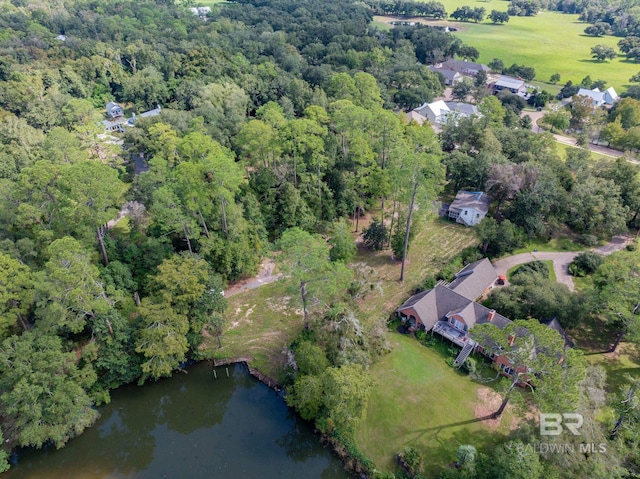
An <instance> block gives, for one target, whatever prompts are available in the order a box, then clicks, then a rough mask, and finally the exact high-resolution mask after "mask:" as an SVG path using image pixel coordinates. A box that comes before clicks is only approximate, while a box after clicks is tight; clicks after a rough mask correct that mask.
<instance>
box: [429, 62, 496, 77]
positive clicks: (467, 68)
mask: <svg viewBox="0 0 640 479" xmlns="http://www.w3.org/2000/svg"><path fill="white" fill-rule="evenodd" d="M433 67H434V69H432V70H431V71H438V70H452V71H454V72H458V73H459V74H460V75H465V76H476V75H477V74H478V73H479V72H481V71H484V72H486V73H489V71H490V70H491V69H490V68H489V67H488V66H487V65H483V64H482V63H474V62H468V61H466V60H456V59H455V58H450V59H449V60H446V61H444V62H442V63H436V64H435V65H433Z"/></svg>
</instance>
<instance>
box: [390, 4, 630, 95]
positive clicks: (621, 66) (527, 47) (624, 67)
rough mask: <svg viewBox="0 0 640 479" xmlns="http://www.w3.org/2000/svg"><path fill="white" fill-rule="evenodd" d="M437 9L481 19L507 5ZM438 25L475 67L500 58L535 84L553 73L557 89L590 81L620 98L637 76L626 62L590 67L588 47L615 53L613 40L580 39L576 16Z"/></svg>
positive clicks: (620, 59) (621, 59)
mask: <svg viewBox="0 0 640 479" xmlns="http://www.w3.org/2000/svg"><path fill="white" fill-rule="evenodd" d="M442 3H443V4H444V6H445V9H446V10H447V12H448V13H449V14H451V13H452V12H453V11H454V10H455V9H456V8H457V7H460V6H463V5H469V6H472V7H484V8H485V9H486V10H487V13H489V12H490V11H491V10H501V11H506V10H507V7H508V5H509V2H507V1H502V0H492V1H488V2H484V1H483V2H479V1H474V0H442ZM436 23H437V22H436ZM440 23H445V24H448V25H451V26H454V27H456V28H459V29H460V30H459V31H458V32H456V33H455V35H456V36H458V37H459V38H460V39H461V40H462V41H463V42H464V43H466V44H468V45H471V46H473V47H475V48H477V49H478V51H479V52H480V58H479V61H480V62H482V63H485V64H486V63H489V62H490V61H491V60H492V59H493V58H500V59H501V60H502V61H503V62H504V63H505V65H506V66H509V65H511V64H513V63H518V64H524V65H527V66H531V67H534V68H535V70H536V78H535V79H536V80H538V81H541V82H548V81H549V78H550V77H551V75H553V74H554V73H559V74H560V77H561V80H560V83H563V84H564V83H565V82H566V81H567V80H571V81H573V82H574V83H578V82H580V81H581V80H582V79H583V78H584V77H586V76H587V75H590V76H591V78H592V79H594V80H595V79H602V80H605V81H606V82H607V85H608V86H613V87H615V88H616V90H617V91H618V93H620V92H621V91H622V90H623V86H625V85H628V83H629V78H630V77H631V76H632V75H633V74H635V73H637V72H638V70H640V65H638V64H634V63H630V62H627V61H626V59H625V58H624V56H618V58H616V59H614V60H612V61H608V62H604V63H599V62H595V61H593V60H592V59H591V47H593V46H595V45H598V44H603V45H608V46H611V47H614V49H615V50H616V52H617V51H618V48H617V46H616V45H617V42H618V40H619V38H617V37H612V36H607V37H601V38H595V37H589V36H586V35H584V33H583V32H584V29H585V28H586V27H587V25H588V24H585V23H582V22H579V21H578V15H568V14H563V13H559V12H548V11H543V12H540V13H539V14H538V15H536V16H535V17H511V19H510V20H509V23H507V24H505V25H493V24H491V22H490V21H489V20H485V21H484V22H483V23H479V24H475V23H462V22H455V21H450V20H448V21H446V22H440ZM378 24H379V23H378ZM550 87H551V86H550ZM549 89H550V88H549Z"/></svg>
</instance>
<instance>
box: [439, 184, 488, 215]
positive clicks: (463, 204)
mask: <svg viewBox="0 0 640 479" xmlns="http://www.w3.org/2000/svg"><path fill="white" fill-rule="evenodd" d="M489 204H491V198H489V196H488V195H487V194H486V193H483V192H482V191H465V190H460V191H458V194H457V195H456V199H455V200H453V203H451V205H450V206H449V208H451V209H454V210H462V209H464V208H474V209H476V210H478V211H480V212H481V213H483V214H485V215H486V214H487V213H488V212H489Z"/></svg>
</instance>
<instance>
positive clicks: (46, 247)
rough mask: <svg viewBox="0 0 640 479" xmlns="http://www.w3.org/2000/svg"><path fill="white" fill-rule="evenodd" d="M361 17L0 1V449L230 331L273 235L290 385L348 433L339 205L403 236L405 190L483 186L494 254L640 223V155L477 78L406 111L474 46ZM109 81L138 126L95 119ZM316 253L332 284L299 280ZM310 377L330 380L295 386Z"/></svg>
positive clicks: (591, 237)
mask: <svg viewBox="0 0 640 479" xmlns="http://www.w3.org/2000/svg"><path fill="white" fill-rule="evenodd" d="M432 6H434V8H435V6H437V5H435V4H432ZM371 18H372V11H371V9H370V8H369V7H367V6H366V5H365V4H363V3H361V2H356V1H349V0H347V1H340V2H331V1H312V0H296V1H293V0H273V1H272V0H256V1H246V2H245V1H243V2H238V3H233V4H225V5H221V6H218V7H216V8H214V9H213V11H212V12H211V13H209V14H208V15H207V16H206V17H205V18H202V17H199V16H196V15H193V13H192V12H191V11H190V10H189V9H188V8H186V6H185V5H180V4H174V2H173V1H172V0H171V1H161V0H156V1H150V0H140V1H136V2H133V1H130V0H108V1H104V0H100V1H98V0H92V1H84V0H76V1H66V2H62V1H57V2H56V1H53V2H49V1H40V2H38V1H34V2H25V1H22V0H12V1H11V2H7V1H4V2H0V117H1V119H2V121H1V122H0V138H1V139H2V142H1V144H0V191H1V192H2V194H1V195H0V215H1V218H2V221H0V295H1V296H0V297H1V300H0V334H1V335H2V341H3V342H2V347H1V348H0V371H1V374H0V425H1V427H2V433H3V434H4V439H5V442H4V446H5V453H6V452H8V451H10V450H11V449H12V448H14V447H16V446H34V447H42V446H43V445H45V444H53V445H55V446H56V447H62V446H63V445H64V444H65V443H66V442H67V441H68V440H69V439H70V438H72V437H74V436H76V435H78V434H80V433H81V432H82V430H83V429H84V428H86V427H88V426H90V425H91V424H92V423H93V422H94V421H95V419H96V416H97V412H96V409H95V405H99V404H101V403H104V402H106V401H109V391H110V390H111V389H114V388H116V387H118V386H120V385H122V384H125V383H130V382H135V381H138V382H139V383H140V384H143V383H144V382H145V381H147V380H150V379H151V380H153V379H157V378H159V377H163V376H168V375H170V374H171V373H172V371H174V370H176V369H178V368H180V367H182V366H183V365H184V364H185V362H186V361H188V360H189V359H200V358H202V357H203V355H205V354H206V352H204V351H203V350H202V349H201V344H202V341H203V331H204V332H206V333H207V335H209V336H214V337H218V338H219V337H220V335H221V334H223V331H224V313H225V307H226V303H225V298H224V296H223V294H222V292H223V289H224V287H225V286H226V284H227V283H228V282H230V281H234V280H237V279H241V278H245V277H248V276H251V275H253V274H255V273H256V271H257V270H258V268H259V266H260V263H261V260H262V258H263V256H264V255H265V254H266V253H267V252H269V251H270V250H271V249H272V248H274V247H277V248H279V249H281V250H282V254H281V256H280V260H279V261H281V264H282V268H283V271H289V272H290V273H291V277H292V281H297V283H296V285H297V287H298V291H299V292H300V293H301V301H302V307H303V311H304V316H305V318H304V319H305V326H307V328H305V331H304V332H303V336H301V338H300V339H299V340H298V341H297V342H296V344H295V345H294V346H292V351H294V352H297V353H298V362H297V363H296V364H297V365H296V367H298V366H299V368H298V371H300V374H299V375H298V378H299V379H295V378H293V379H292V381H291V382H292V383H293V386H292V389H291V391H292V393H291V396H290V399H289V401H290V404H292V405H293V406H295V407H297V408H298V409H299V410H301V412H302V414H303V416H304V417H306V418H309V419H312V418H316V419H319V420H320V421H319V424H321V425H324V426H323V427H324V428H325V429H330V428H331V427H337V429H339V428H340V427H342V428H343V430H344V431H345V432H346V433H348V432H349V431H350V429H351V428H352V427H353V424H352V423H353V421H354V420H355V419H357V417H358V416H359V415H361V414H362V413H363V412H364V409H363V408H364V407H365V406H366V397H356V398H355V399H354V398H353V397H351V396H350V394H351V393H352V392H353V390H358V391H360V392H361V393H362V395H363V396H366V391H367V389H368V387H369V385H370V382H368V380H367V377H366V373H365V372H364V369H365V368H366V366H367V365H368V364H369V363H370V362H371V361H373V360H374V359H375V357H376V355H378V354H382V353H383V352H384V349H385V346H384V344H383V343H384V341H383V340H382V339H381V334H368V335H366V337H367V338H368V339H366V340H365V339H363V338H364V337H365V335H363V333H362V331H361V325H360V324H359V322H358V320H357V310H355V307H354V306H353V304H354V303H353V301H354V300H355V299H357V298H358V297H360V296H359V295H361V294H362V290H363V289H366V287H365V286H364V285H365V284H366V276H367V275H366V272H365V273H363V272H358V271H352V270H351V269H349V268H347V266H346V265H345V263H346V262H347V261H348V260H349V259H350V258H351V257H352V255H353V251H352V249H353V241H352V240H351V236H350V234H351V233H350V226H349V225H347V224H346V223H345V221H344V219H345V218H346V217H350V218H351V219H352V220H353V221H354V222H355V223H356V225H357V221H358V219H359V218H360V217H361V215H362V214H363V213H365V212H368V211H372V210H375V211H376V212H377V214H379V215H380V218H379V220H380V222H379V223H377V224H378V226H380V229H381V236H380V237H379V240H378V241H377V242H376V241H374V243H375V244H378V245H380V247H384V245H385V244H391V246H392V247H393V250H394V252H395V253H396V256H397V257H399V258H405V257H406V255H407V250H408V246H409V242H410V239H411V238H412V237H413V234H414V229H415V223H417V221H416V219H415V218H414V219H413V221H414V222H415V223H412V214H413V212H414V210H419V211H421V213H420V214H424V213H426V212H428V211H430V207H431V205H432V204H433V201H434V200H435V199H436V196H437V194H438V193H439V192H441V191H442V190H443V189H445V191H446V192H447V194H450V193H451V192H454V191H455V190H456V189H458V188H475V189H483V188H487V189H488V191H489V193H490V194H491V195H492V197H493V198H494V199H495V200H496V203H497V205H496V207H495V211H494V213H495V214H494V217H495V219H489V220H488V221H486V222H483V223H482V227H481V228H480V231H479V237H480V241H479V243H480V248H481V249H480V251H482V252H483V253H486V254H490V255H497V254H500V253H502V252H504V251H512V250H513V249H515V248H517V247H518V246H520V245H521V244H522V243H523V241H524V239H525V238H526V237H527V236H535V235H539V236H542V237H550V236H551V235H552V234H555V233H557V232H558V231H565V230H567V231H569V230H571V231H572V232H573V233H575V236H576V237H579V238H580V240H581V241H583V242H584V243H585V244H593V243H595V242H597V241H599V240H601V239H606V238H609V237H610V236H611V235H612V234H616V233H619V232H622V231H625V230H626V228H627V227H628V226H637V222H638V212H639V211H640V199H639V198H640V194H639V192H640V183H639V182H638V179H637V178H638V177H637V168H636V167H635V166H634V165H631V164H629V163H626V162H625V161H623V160H621V161H619V162H616V163H604V162H603V163H598V164H594V163H593V162H591V161H589V158H588V152H587V153H585V152H583V151H581V150H577V151H576V152H574V153H571V154H570V155H569V158H568V160H567V161H566V162H563V161H561V159H560V157H559V156H558V155H557V153H556V151H555V148H554V145H553V139H552V138H551V137H550V136H549V135H544V134H542V135H535V134H533V133H532V132H531V131H530V129H529V127H530V125H527V124H526V122H523V121H521V120H520V119H519V116H518V115H519V113H520V110H521V109H522V107H523V105H521V104H520V103H519V101H518V99H517V98H514V97H512V96H511V97H510V96H501V97H499V98H497V97H493V96H488V93H487V91H486V89H485V88H484V86H483V85H481V84H478V85H475V86H474V87H473V91H471V90H470V91H469V93H470V94H472V95H473V96H474V97H475V98H476V101H477V103H478V104H479V106H480V109H481V111H482V113H483V116H482V117H481V118H471V119H469V120H464V121H463V120H461V121H460V122H459V123H458V124H451V125H448V126H447V127H446V128H444V130H443V131H442V132H441V134H440V137H439V138H438V137H436V135H435V133H434V132H433V130H432V129H431V127H430V126H429V125H428V124H427V125H425V126H422V127H421V126H418V125H417V124H416V123H411V124H407V122H406V120H405V115H404V114H403V110H406V109H410V108H413V107H415V106H417V105H420V104H422V103H424V102H426V101H430V100H431V99H433V98H434V97H435V96H438V95H439V94H441V93H442V91H443V89H444V85H443V79H441V78H440V77H439V76H438V75H436V74H434V73H432V72H431V71H430V70H429V69H428V64H429V63H432V62H436V61H441V60H444V59H447V58H451V57H454V56H458V57H460V56H463V55H464V54H465V47H464V45H462V44H461V42H460V41H459V40H457V39H455V38H454V37H453V36H451V35H450V34H448V33H445V32H442V31H439V30H435V29H430V28H427V27H420V28H407V27H400V28H395V29H393V30H392V31H391V32H381V31H379V30H377V29H374V28H372V27H371V26H370V21H371ZM470 88H471V87H470ZM110 101H116V102H119V103H120V104H121V105H122V106H123V107H124V109H125V114H126V116H132V115H133V114H138V115H137V116H136V117H135V126H131V127H129V126H127V127H126V131H125V132H124V133H114V134H105V131H104V125H103V124H102V121H103V120H104V119H105V118H107V117H106V114H105V106H106V104H107V103H108V102H110ZM157 105H159V106H160V107H161V114H159V115H157V116H153V117H146V118H145V117H143V116H142V115H140V113H142V112H144V111H147V110H149V109H152V108H155V107H156V106H157ZM414 206H419V208H414ZM374 224H376V223H375V222H374ZM356 228H357V226H356ZM320 235H323V236H324V237H325V238H326V237H329V238H330V240H329V241H328V242H327V241H324V239H323V236H320ZM372 236H373V235H372ZM301 248H302V249H301ZM318 273H319V274H320V275H322V276H323V277H324V276H330V277H332V278H335V281H332V282H331V283H332V284H331V285H332V286H334V289H333V290H331V291H329V290H327V288H326V285H325V287H324V289H323V288H320V287H319V285H318V284H317V283H316V284H313V283H312V282H311V281H312V280H311V279H310V278H313V277H315V276H313V275H316V274H318ZM331 285H330V286H331ZM321 295H324V296H323V298H324V301H323V302H319V301H315V300H312V299H313V298H315V297H320V296H321ZM318 304H322V305H326V307H318ZM602 307H603V308H605V307H608V306H602ZM632 319H633V318H632ZM628 326H629V328H628V329H629V337H633V334H635V330H634V326H633V321H632V320H629V325H628ZM318 345H320V346H318ZM305 357H306V358H307V364H306V365H305V364H304V358H305ZM320 376H322V378H321V379H318V377H320ZM345 385H351V386H350V387H347V386H345ZM304 386H306V387H308V388H316V389H315V390H318V388H324V389H325V390H326V391H331V394H329V393H326V394H325V396H324V397H325V401H324V402H317V401H316V402H314V403H313V404H311V405H309V404H308V403H304V402H301V401H302V400H301V397H303V396H304V395H303V394H302V391H303V387H304ZM341 395H343V396H344V397H345V398H350V399H351V400H353V408H354V410H353V411H351V410H340V407H342V405H341V403H339V401H338V399H339V398H341V397H342V396H341ZM336 398H337V399H336ZM336 401H338V402H336ZM332 425H333V426H332ZM630 440H631V439H630ZM624 457H626V456H624ZM5 458H6V454H5V455H3V456H2V457H1V459H2V460H3V461H2V462H3V464H4V463H5V461H4V459H5ZM634 464H636V463H634ZM3 467H6V465H3ZM576 477H578V476H576Z"/></svg>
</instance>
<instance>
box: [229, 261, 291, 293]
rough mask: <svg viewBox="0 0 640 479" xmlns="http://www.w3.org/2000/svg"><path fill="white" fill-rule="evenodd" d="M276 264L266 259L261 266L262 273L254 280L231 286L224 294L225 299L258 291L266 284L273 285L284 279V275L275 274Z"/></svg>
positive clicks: (238, 282)
mask: <svg viewBox="0 0 640 479" xmlns="http://www.w3.org/2000/svg"><path fill="white" fill-rule="evenodd" d="M275 267H276V264H275V263H274V261H273V260H272V259H270V258H265V259H264V260H263V261H262V264H261V265H260V271H259V272H258V274H257V275H256V276H254V277H253V278H247V279H243V280H241V281H237V282H235V283H233V284H231V285H230V286H229V287H228V288H227V289H226V290H225V292H224V295H225V297H227V298H228V297H229V296H233V295H234V294H238V293H242V292H244V291H249V290H251V289H256V288H258V287H259V286H262V285H264V284H269V283H273V282H274V281H277V280H279V279H280V278H282V274H274V273H273V270H274V269H275Z"/></svg>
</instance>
